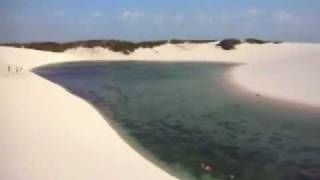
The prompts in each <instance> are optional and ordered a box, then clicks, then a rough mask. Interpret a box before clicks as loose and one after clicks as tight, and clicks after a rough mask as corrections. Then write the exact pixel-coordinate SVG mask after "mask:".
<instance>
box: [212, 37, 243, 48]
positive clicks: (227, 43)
mask: <svg viewBox="0 0 320 180" xmlns="http://www.w3.org/2000/svg"><path fill="white" fill-rule="evenodd" d="M239 44H241V40H239V39H224V40H222V41H220V42H219V43H218V44H217V46H220V47H221V48H222V49H224V50H232V49H235V47H236V45H239Z"/></svg>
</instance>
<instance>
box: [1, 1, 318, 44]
mask: <svg viewBox="0 0 320 180" xmlns="http://www.w3.org/2000/svg"><path fill="white" fill-rule="evenodd" d="M319 18H320V1H319V0H267V1H262V0H158V1H155V0H0V43H5V42H30V41H61V42H64V41H73V40H88V39H122V40H130V41H144V40H161V39H172V38H175V39H223V38H251V37H252V38H260V39H267V40H282V41H292V42H320V20H319Z"/></svg>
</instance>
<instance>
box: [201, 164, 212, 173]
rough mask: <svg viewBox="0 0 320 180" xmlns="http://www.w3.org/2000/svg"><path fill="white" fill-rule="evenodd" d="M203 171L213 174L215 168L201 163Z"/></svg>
mask: <svg viewBox="0 0 320 180" xmlns="http://www.w3.org/2000/svg"><path fill="white" fill-rule="evenodd" d="M201 169H202V170H204V171H207V172H211V171H212V170H213V168H212V167H211V166H210V165H207V164H204V163H201Z"/></svg>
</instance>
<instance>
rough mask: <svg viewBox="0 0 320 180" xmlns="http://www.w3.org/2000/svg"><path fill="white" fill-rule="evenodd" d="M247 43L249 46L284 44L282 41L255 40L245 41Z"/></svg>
mask: <svg viewBox="0 0 320 180" xmlns="http://www.w3.org/2000/svg"><path fill="white" fill-rule="evenodd" d="M245 42H246V43H249V44H266V43H273V44H280V43H282V42H281V41H265V40H260V39H254V38H248V39H245Z"/></svg>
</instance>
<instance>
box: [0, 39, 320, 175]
mask: <svg viewBox="0 0 320 180" xmlns="http://www.w3.org/2000/svg"><path fill="white" fill-rule="evenodd" d="M215 44H216V43H204V44H179V45H172V44H165V45H162V46H158V47H155V48H152V49H149V48H145V49H144V48H141V49H138V50H136V51H135V52H133V53H132V54H130V55H123V54H121V53H116V52H112V51H110V50H108V49H103V48H91V49H88V48H77V49H70V50H67V51H66V52H65V53H51V52H43V51H36V50H28V49H18V48H10V47H0V91H1V101H0V107H1V113H0V125H1V126H0V127H1V130H0V134H1V136H0V178H1V179H4V180H12V179H19V180H20V179H26V180H27V179H33V180H43V179H46V180H50V179H52V180H53V179H59V180H61V179H62V180H64V179H65V180H70V179H77V180H82V179H83V180H87V179H174V177H172V176H170V175H168V174H167V173H165V172H163V171H162V170H160V169H159V168H158V167H156V166H155V165H153V164H151V163H150V162H149V161H147V160H145V159H144V158H143V157H142V156H140V155H139V154H138V153H136V152H135V151H134V150H132V149H131V148H130V147H129V146H128V145H127V144H126V143H125V142H124V141H123V140H122V139H121V138H120V137H119V136H118V135H117V133H116V132H115V131H114V130H113V129H112V128H111V127H110V126H109V125H108V124H107V123H106V122H105V121H104V119H103V118H102V117H101V116H100V115H99V114H98V113H97V112H96V111H95V110H94V109H93V108H92V107H91V106H90V105H88V104H87V103H86V102H84V101H83V100H82V99H80V98H78V97H75V96H73V95H71V94H70V93H68V92H67V91H65V90H64V89H63V88H61V87H58V86H57V85H55V84H53V83H51V82H48V81H47V80H44V79H42V78H40V77H38V76H36V75H34V74H33V73H31V72H29V71H28V70H29V69H31V68H34V67H37V66H40V65H44V64H49V63H56V62H66V61H79V60H161V61H172V60H176V61H181V60H189V61H220V62H236V63H243V65H242V66H238V67H237V68H234V69H233V70H232V71H231V72H230V74H231V77H232V80H233V82H234V83H236V84H237V85H238V86H239V87H242V88H244V89H246V90H248V91H252V92H254V93H259V94H262V95H266V96H270V97H275V98H278V99H280V100H281V99H282V100H288V101H292V102H297V103H302V104H311V105H317V106H320V93H318V92H319V90H320V82H319V78H318V77H320V71H319V67H320V60H319V57H320V45H319V44H298V43H283V44H264V45H254V44H241V45H240V46H238V47H237V49H236V50H232V51H225V50H222V49H220V48H218V47H216V46H215ZM8 65H10V66H11V68H14V67H16V66H17V67H23V68H24V70H23V72H19V73H15V72H7V71H8Z"/></svg>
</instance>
